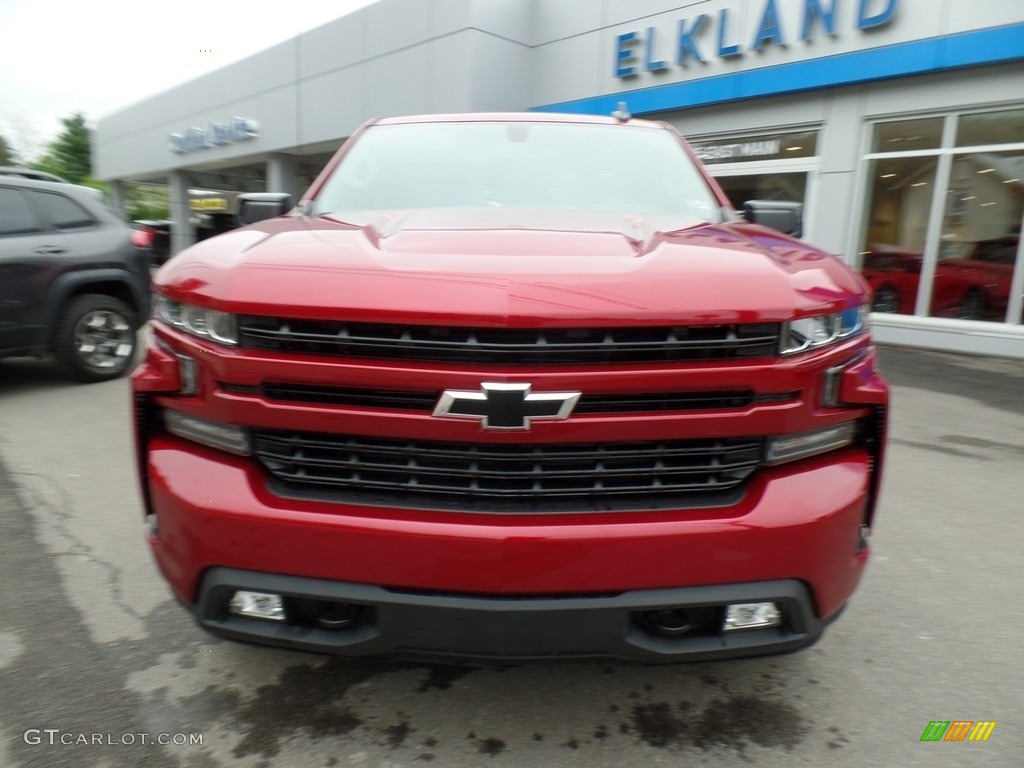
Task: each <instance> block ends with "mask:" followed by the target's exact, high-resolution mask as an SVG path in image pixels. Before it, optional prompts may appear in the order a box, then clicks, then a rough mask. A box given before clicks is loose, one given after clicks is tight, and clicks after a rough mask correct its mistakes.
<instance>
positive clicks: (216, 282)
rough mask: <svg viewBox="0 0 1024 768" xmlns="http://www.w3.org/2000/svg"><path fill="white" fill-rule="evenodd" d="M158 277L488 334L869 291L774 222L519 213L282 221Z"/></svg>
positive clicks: (325, 312)
mask: <svg viewBox="0 0 1024 768" xmlns="http://www.w3.org/2000/svg"><path fill="white" fill-rule="evenodd" d="M154 282H155V284H156V286H157V287H158V288H159V289H160V290H161V291H162V292H164V293H166V294H167V295H169V296H171V297H172V298H175V299H178V300H181V301H188V302H195V303H199V304H201V305H203V306H207V307H211V308H214V309H220V310H224V311H229V312H236V313H241V314H258V315H278V316H282V315H283V316H290V317H305V318H323V319H328V318H333V319H346V320H351V321H362V322H388V323H401V322H408V323H412V324H431V323H449V324H453V325H482V326H505V325H518V326H530V325H534V326H544V325H552V326H553V325H591V326H592V325H603V324H610V325H640V324H642V325H656V324H674V323H684V322H685V323H691V324H714V323H740V322H742V323H751V322H779V321H782V320H786V319H789V318H791V317H794V316H802V315H810V314H822V313H827V312H833V311H838V310H839V309H843V308H847V307H850V306H853V305H855V304H857V303H860V302H862V301H863V300H864V294H865V292H866V290H867V289H866V286H865V284H864V283H863V281H862V280H861V279H860V277H859V275H857V274H856V273H854V272H853V271H852V270H850V269H849V268H848V267H846V266H845V265H843V264H841V263H840V262H839V261H838V260H836V259H834V258H832V257H831V256H829V255H828V254H826V253H824V252H822V251H819V250H816V249H813V248H811V247H809V246H807V245H806V244H804V243H802V242H800V241H798V240H794V239H791V238H788V237H786V236H784V235H781V234H779V233H777V232H774V231H773V230H769V229H765V228H763V227H757V226H753V225H749V224H740V223H725V224H710V223H707V222H698V221H694V220H686V219H679V218H676V219H675V220H665V219H661V220H659V219H648V218H643V217H635V216H621V215H612V214H589V213H583V214H581V213H575V212H573V213H571V214H566V213H564V212H556V213H551V212H538V211H516V210H508V209H495V210H490V209H472V210H469V209H467V210H462V211H452V210H437V211H415V212H395V213H389V214H378V215H375V216H373V217H372V218H371V220H368V221H366V222H360V223H358V224H353V223H345V222H341V221H336V220H333V219H331V218H327V217H318V218H306V217H286V218H282V219H275V220H272V221H268V222H263V223H261V224H258V225H254V226H251V227H247V228H244V229H240V230H235V231H234V232H230V233H227V234H225V235H221V236H219V237H216V238H212V239H210V240H207V241H204V242H203V243H200V244H198V245H196V246H194V247H192V248H190V249H188V250H187V251H185V252H183V253H182V254H180V255H178V256H176V257H174V258H173V259H171V260H170V261H169V262H167V264H165V266H164V267H163V268H162V269H161V270H160V271H159V272H158V273H157V275H156V277H155V279H154Z"/></svg>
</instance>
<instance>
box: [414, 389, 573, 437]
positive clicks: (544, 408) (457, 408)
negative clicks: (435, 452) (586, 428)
mask: <svg viewBox="0 0 1024 768" xmlns="http://www.w3.org/2000/svg"><path fill="white" fill-rule="evenodd" d="M530 389H531V387H530V385H529V384H503V383H495V382H486V381H485V382H484V383H482V384H481V385H480V391H479V392H473V391H471V390H461V389H446V390H445V391H444V392H443V393H441V398H440V399H439V400H438V401H437V406H436V407H435V408H434V414H433V415H434V416H449V417H453V418H459V419H478V420H479V421H480V422H481V424H480V425H481V427H483V428H484V429H520V430H525V429H529V428H530V422H531V421H533V420H534V419H567V418H569V414H570V413H572V409H573V408H574V407H575V406H576V402H577V401H578V400H579V399H580V394H581V393H579V392H531V391H530Z"/></svg>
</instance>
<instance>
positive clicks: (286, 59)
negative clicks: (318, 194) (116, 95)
mask: <svg viewBox="0 0 1024 768" xmlns="http://www.w3.org/2000/svg"><path fill="white" fill-rule="evenodd" d="M530 9H531V3H530V2H523V1H522V0H380V1H379V2H377V3H375V4H373V5H370V6H367V7H366V8H363V9H361V10H359V11H356V12H354V13H352V14H350V15H348V16H344V17H342V18H339V19H337V20H335V21H334V22H331V23H329V24H326V25H324V26H321V27H318V28H317V29H314V30H310V31H309V32H307V33H305V34H303V35H300V36H298V37H296V38H294V39H292V40H289V41H287V42H285V43H281V44H280V45H277V46H274V47H273V48H270V49H268V50H266V51H262V52H261V53H258V54H256V55H254V56H251V57H249V58H247V59H245V60H243V61H240V62H237V63H235V64H232V65H230V66H227V67H224V68H223V69H220V70H218V71H216V72H213V73H211V74H209V75H206V76H205V77H202V78H199V79H197V80H193V81H191V82H189V83H185V84H183V85H181V86H178V87H176V88H174V89H171V90H170V91H167V92H165V93H162V94H159V95H157V96H153V97H151V98H149V99H146V100H145V101H143V102H141V103H139V104H137V105H135V106H133V107H129V108H128V109H125V110H122V111H121V112H118V113H115V114H113V115H110V116H107V117H104V118H102V119H101V120H100V121H99V124H98V126H97V131H96V153H95V157H96V166H97V175H98V176H99V177H100V178H104V179H142V178H148V177H153V178H155V177H159V176H162V175H164V174H166V173H167V172H168V171H169V170H175V169H182V168H195V167H216V166H218V165H225V164H229V163H231V162H234V161H237V160H239V159H241V158H248V159H253V158H254V157H256V158H258V157H262V156H264V155H265V154H268V153H273V152H280V151H288V150H294V149H296V148H298V147H301V146H308V145H316V144H319V143H323V142H333V143H334V144H335V145H336V144H337V143H338V142H340V140H341V139H343V138H344V137H345V136H347V135H348V134H350V133H351V132H352V131H353V130H354V129H355V128H356V127H357V126H359V125H360V124H361V123H362V122H364V121H365V120H367V119H369V118H370V117H386V116H391V115H398V114H410V113H418V112H424V113H426V112H464V111H471V110H477V109H518V110H522V109H527V108H528V107H529V106H530V96H529V85H530V82H531V80H530V76H529V72H530V57H529V53H530V47H529V39H530V31H531V17H530V13H529V11H530ZM510 73H513V74H510ZM236 116H242V117H245V118H248V119H251V120H255V121H256V122H257V124H258V131H259V135H258V137H257V138H256V139H254V140H251V141H245V142H237V143H230V144H225V145H223V146H217V147H209V148H206V149H203V150H201V151H199V152H190V153H186V154H180V155H176V154H174V153H172V152H171V151H170V150H169V148H168V146H169V137H170V135H171V134H173V133H181V132H183V131H185V130H187V129H189V128H190V127H193V126H199V127H202V126H206V125H208V124H211V123H223V122H227V121H230V120H231V119H232V118H233V117H236Z"/></svg>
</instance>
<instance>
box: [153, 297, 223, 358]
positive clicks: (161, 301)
mask: <svg viewBox="0 0 1024 768" xmlns="http://www.w3.org/2000/svg"><path fill="white" fill-rule="evenodd" d="M153 317H154V318H155V319H157V320H160V321H161V322H164V323H167V324H168V325H171V326H174V327H175V328H180V329H181V330H183V331H185V333H188V334H191V335H192V336H197V337H199V338H200V339H209V340H210V341H216V342H218V343H219V344H229V345H235V344H237V343H238V322H237V320H236V318H235V316H234V315H233V314H231V313H230V312H220V311H218V310H216V309H206V308H205V307H197V306H195V305H194V304H185V303H183V302H180V301H175V300H174V299H169V298H167V297H166V296H160V295H159V294H158V295H157V297H156V300H155V301H154V302H153Z"/></svg>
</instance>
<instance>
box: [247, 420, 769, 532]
mask: <svg viewBox="0 0 1024 768" xmlns="http://www.w3.org/2000/svg"><path fill="white" fill-rule="evenodd" d="M253 438H254V440H253V442H254V448H255V454H256V456H257V457H258V459H259V461H260V462H261V464H262V465H263V466H264V467H265V468H266V470H267V471H268V472H269V473H270V474H271V476H272V477H273V478H274V479H275V480H276V481H278V482H279V483H281V484H283V487H284V488H286V489H289V490H291V491H300V492H301V491H303V490H307V491H314V492H318V493H317V495H318V496H320V497H321V498H327V499H328V500H334V501H352V502H354V503H359V502H361V501H362V502H366V500H367V498H369V497H372V496H373V494H375V493H376V494H378V495H379V494H385V496H383V497H381V499H380V501H381V503H385V501H388V502H389V503H391V500H393V498H395V495H396V494H397V498H399V499H400V502H399V506H402V505H403V504H404V505H407V506H411V507H420V506H424V505H427V506H430V505H440V506H442V507H445V506H447V507H448V508H452V507H454V508H462V507H466V508H470V507H472V506H473V505H474V504H477V503H479V502H485V506H486V502H491V501H499V502H505V504H504V506H503V508H502V510H501V511H510V512H514V511H544V510H545V509H547V508H551V509H555V508H556V507H558V506H559V505H558V502H559V500H561V501H572V502H573V503H581V502H585V504H586V505H587V506H588V507H593V506H595V505H600V504H601V503H602V502H603V501H605V500H607V501H608V502H609V503H610V504H611V506H613V507H621V506H622V505H623V503H625V504H627V505H629V504H632V505H634V506H637V505H639V506H641V507H644V508H647V507H649V506H651V500H652V498H653V497H661V496H671V497H680V496H686V495H694V496H701V497H702V498H703V497H707V496H708V495H714V494H716V493H723V492H727V491H731V490H734V489H737V488H739V487H740V486H741V485H742V484H743V483H744V481H745V480H746V479H747V478H748V477H749V476H750V475H751V473H752V472H754V470H755V469H756V468H757V467H758V465H759V464H760V461H761V457H762V453H763V443H764V441H763V439H761V438H729V439H712V440H671V441H649V442H624V443H564V444H563V443H545V444H539V445H518V444H506V443H458V442H434V441H427V440H394V439H385V438H371V437H354V436H343V435H329V434H320V433H309V432H305V433H299V432H284V431H271V430H257V431H254V433H253ZM325 492H326V493H325ZM653 506H654V507H657V506H658V505H657V504H654V505H653Z"/></svg>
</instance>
